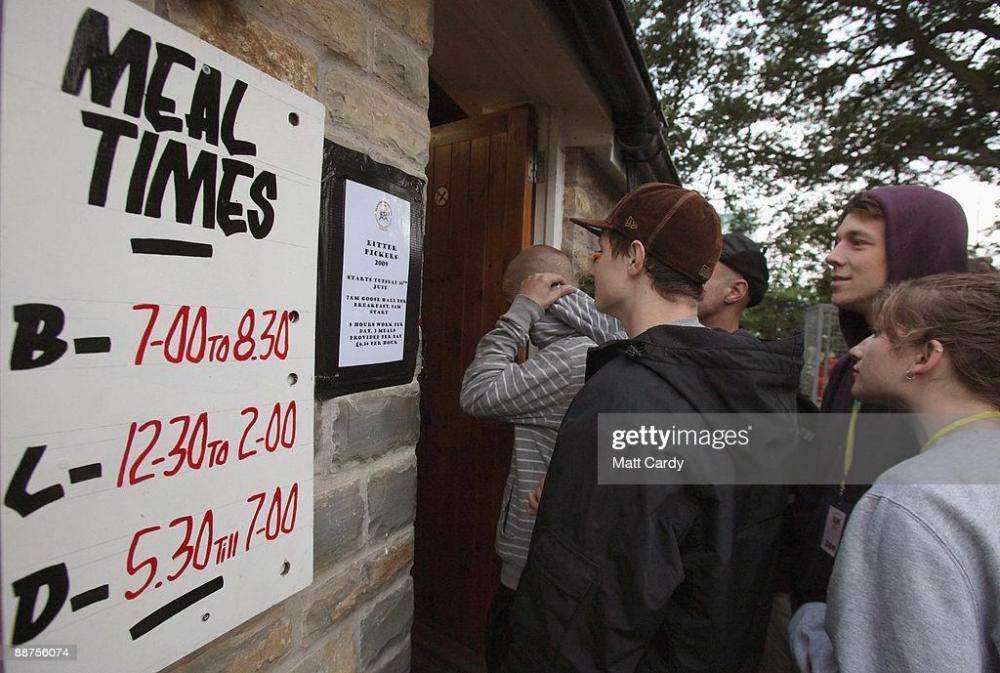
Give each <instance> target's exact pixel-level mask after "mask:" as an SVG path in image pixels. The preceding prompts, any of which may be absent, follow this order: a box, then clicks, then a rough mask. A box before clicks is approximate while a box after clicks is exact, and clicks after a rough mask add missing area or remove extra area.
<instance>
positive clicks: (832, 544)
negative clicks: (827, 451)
mask: <svg viewBox="0 0 1000 673" xmlns="http://www.w3.org/2000/svg"><path fill="white" fill-rule="evenodd" d="M860 410H861V402H859V401H857V400H854V404H852V405H851V421H850V423H849V424H848V426H847V439H846V440H845V442H844V478H843V479H841V480H840V493H839V494H838V495H837V499H836V500H835V501H834V502H833V504H832V505H830V508H829V509H828V510H827V512H826V525H825V526H823V537H822V538H821V540H820V543H819V546H820V549H822V550H823V551H825V552H826V553H827V554H829V555H830V556H832V557H833V558H837V550H838V549H840V540H841V538H843V536H844V527H845V526H846V525H847V512H848V511H849V510H850V509H851V508H850V507H849V506H848V503H847V499H846V498H845V497H844V488H845V487H846V485H847V475H848V474H849V473H850V471H851V463H853V462H854V436H855V430H856V426H857V421H858V412H859V411H860Z"/></svg>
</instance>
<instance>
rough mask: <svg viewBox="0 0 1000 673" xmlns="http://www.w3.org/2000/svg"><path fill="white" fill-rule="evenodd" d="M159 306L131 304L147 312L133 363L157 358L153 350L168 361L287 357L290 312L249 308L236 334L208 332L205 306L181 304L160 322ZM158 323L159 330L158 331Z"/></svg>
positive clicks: (187, 361)
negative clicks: (164, 328) (163, 330)
mask: <svg viewBox="0 0 1000 673" xmlns="http://www.w3.org/2000/svg"><path fill="white" fill-rule="evenodd" d="M161 309H162V307H161V306H160V305H159V304H136V305H134V306H133V307H132V310H134V311H149V315H148V317H147V322H146V328H145V329H144V330H143V332H142V337H141V338H140V339H139V344H138V346H137V348H136V351H135V360H134V362H135V364H136V365H142V364H143V363H145V362H147V361H148V358H154V359H155V358H157V355H154V352H155V350H156V349H160V350H159V356H160V357H162V358H163V360H164V361H165V362H167V363H169V364H180V363H182V362H183V363H189V364H198V363H200V362H203V361H207V362H226V361H227V360H229V358H230V355H231V356H232V359H233V360H235V361H237V362H246V361H248V360H269V359H271V358H274V359H277V360H284V359H285V358H286V357H288V332H289V325H290V323H291V318H290V313H289V311H281V312H280V313H279V312H278V310H277V309H266V310H263V311H259V312H258V311H256V310H255V309H252V308H248V309H247V310H246V311H244V312H243V316H242V317H241V318H240V321H239V323H238V324H237V326H236V332H235V334H233V333H228V334H209V333H208V309H207V308H205V307H204V306H197V307H192V306H188V305H184V306H181V307H180V308H178V309H177V311H176V312H174V314H173V315H172V316H171V315H165V316H163V320H162V321H161V320H160V314H161ZM258 316H259V317H258ZM168 322H169V326H168V327H167V331H166V334H165V335H163V336H160V334H162V327H163V325H166V324H167V323H168ZM158 326H159V328H160V330H161V332H157V327H158ZM258 329H259V330H260V331H259V332H258Z"/></svg>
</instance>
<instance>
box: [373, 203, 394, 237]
mask: <svg viewBox="0 0 1000 673" xmlns="http://www.w3.org/2000/svg"><path fill="white" fill-rule="evenodd" d="M375 224H377V225H378V228H379V229H381V230H382V231H389V227H390V226H392V207H391V206H390V205H389V202H388V201H379V202H378V203H377V204H376V205H375Z"/></svg>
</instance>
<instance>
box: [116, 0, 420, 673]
mask: <svg viewBox="0 0 1000 673" xmlns="http://www.w3.org/2000/svg"><path fill="white" fill-rule="evenodd" d="M133 1H134V2H136V4H138V5H140V6H142V7H144V8H146V9H147V10H149V11H152V12H155V13H156V14H158V15H159V16H161V17H163V18H165V19H167V20H169V21H171V22H172V23H174V24H176V25H177V26H179V27H181V28H183V29H185V30H187V31H188V32H190V33H192V34H194V35H196V36H197V37H199V38H201V39H203V40H205V41H207V42H209V43H211V44H213V45H215V46H216V47H218V48H219V49H222V50H224V51H226V52H228V53H230V54H232V55H233V56H236V57H237V58H239V59H241V60H243V61H245V62H247V63H249V64H250V65H252V66H254V67H256V68H258V69H260V70H262V71H264V72H266V73H268V74H269V75H272V76H273V77H275V78H277V79H279V80H282V81H283V82H285V83H287V84H289V85H291V86H293V87H295V88H296V89H299V90H300V91H303V92H305V93H307V94H308V95H310V96H313V97H315V98H317V99H318V100H320V101H321V102H323V103H324V105H325V106H326V113H327V117H326V137H327V138H329V139H330V140H333V141H334V142H337V143H339V144H341V145H344V146H347V147H350V148H352V149H355V150H358V151H360V152H364V153H366V154H368V155H370V156H371V157H373V158H374V159H376V160H377V161H380V162H383V163H387V164H391V165H394V166H396V167H398V168H400V169H402V170H404V171H406V172H408V173H411V174H413V175H418V176H421V177H423V174H424V168H425V166H426V164H427V159H428V146H429V142H430V128H429V126H428V122H427V99H428V90H427V59H428V57H429V56H430V52H431V47H432V26H433V24H432V15H431V13H432V0H370V1H368V2H362V1H360V0H133ZM418 398H419V390H418V387H417V384H416V383H411V384H409V385H405V386H399V387H396V388H389V389H382V390H376V391H371V392H366V393H360V394H356V395H349V396H345V397H341V398H337V399H334V400H330V401H327V402H323V403H317V404H316V410H315V411H316V432H315V446H314V471H315V503H314V511H315V540H314V548H315V552H314V564H315V568H314V580H313V584H312V585H311V586H310V587H309V588H307V589H305V590H304V591H302V592H300V593H299V594H296V595H295V596H293V597H291V598H289V599H288V600H286V601H284V602H283V603H280V604H278V605H276V606H274V607H272V608H271V609H269V610H267V611H266V612H264V613H262V614H260V615H257V616H256V617H254V618H253V619H251V620H249V621H248V622H246V623H244V624H243V625H241V626H239V627H237V628H236V629H233V630H232V631H230V632H229V633H227V634H225V635H223V636H221V637H220V638H218V639H217V640H215V641H213V642H212V643H210V644H208V645H206V646H205V647H203V648H201V649H200V650H198V651H196V652H193V653H191V654H190V655H188V656H187V657H185V658H184V659H182V660H181V661H179V662H177V663H175V664H174V665H172V666H170V667H168V668H167V669H165V671H168V672H169V673H258V672H259V673H334V672H336V673H354V672H358V673H361V672H368V671H370V672H372V673H402V672H403V671H408V670H409V662H410V635H409V633H410V625H411V622H412V619H413V585H412V581H411V579H410V573H409V569H410V566H411V563H412V560H413V516H414V506H415V501H416V485H417V481H416V459H415V446H416V442H417V437H418V434H419V430H420V420H419V412H418Z"/></svg>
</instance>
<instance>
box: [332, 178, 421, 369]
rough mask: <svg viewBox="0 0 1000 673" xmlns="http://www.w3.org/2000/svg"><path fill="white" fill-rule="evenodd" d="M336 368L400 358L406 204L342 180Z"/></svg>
mask: <svg viewBox="0 0 1000 673" xmlns="http://www.w3.org/2000/svg"><path fill="white" fill-rule="evenodd" d="M346 182H347V184H346V189H345V200H346V203H345V205H344V278H343V291H342V298H341V303H340V307H341V311H340V325H341V327H340V361H339V366H340V367H353V366H356V365H370V364H379V363H383V362H398V361H399V360H402V359H403V334H404V331H405V323H406V290H407V286H408V283H409V281H410V203H409V201H406V200H405V199H401V198H399V197H398V196H393V195H392V194H389V193H388V192H383V191H381V190H378V189H374V188H373V187H368V186H366V185H362V184H358V183H357V182H352V181H350V180H347V181H346Z"/></svg>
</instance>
